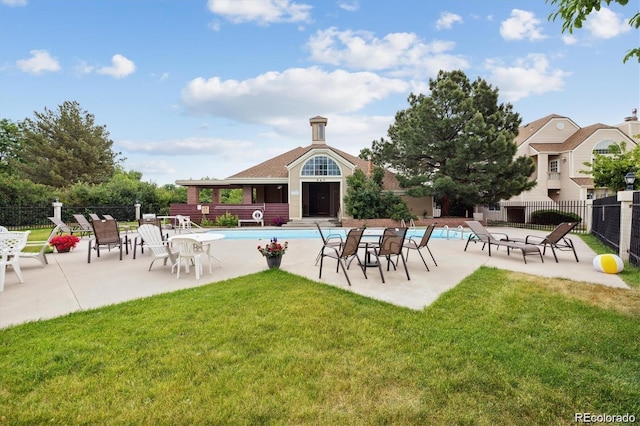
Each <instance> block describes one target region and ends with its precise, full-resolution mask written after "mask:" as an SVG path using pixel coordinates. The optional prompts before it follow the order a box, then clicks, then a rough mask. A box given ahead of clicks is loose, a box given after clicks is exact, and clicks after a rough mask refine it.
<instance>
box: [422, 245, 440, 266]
mask: <svg viewBox="0 0 640 426" xmlns="http://www.w3.org/2000/svg"><path fill="white" fill-rule="evenodd" d="M425 247H426V249H427V250H428V251H429V255H430V256H431V260H433V263H434V264H435V265H436V266H438V262H436V258H435V257H433V253H431V249H430V248H429V246H425ZM427 269H429V268H427Z"/></svg>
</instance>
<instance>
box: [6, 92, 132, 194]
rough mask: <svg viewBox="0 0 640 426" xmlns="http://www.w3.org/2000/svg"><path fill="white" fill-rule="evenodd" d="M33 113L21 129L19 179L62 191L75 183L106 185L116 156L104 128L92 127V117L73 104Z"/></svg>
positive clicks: (76, 104)
mask: <svg viewBox="0 0 640 426" xmlns="http://www.w3.org/2000/svg"><path fill="white" fill-rule="evenodd" d="M34 114H35V118H34V119H33V120H32V119H29V118H27V119H25V121H24V122H23V126H22V128H23V142H22V149H21V150H20V153H19V159H20V161H19V162H18V163H17V164H16V169H17V170H18V172H19V173H20V175H21V176H22V177H23V178H25V179H29V180H31V181H32V182H34V183H40V184H44V185H49V186H53V187H56V188H62V187H68V186H70V185H73V184H74V183H77V182H84V183H88V184H95V183H101V182H106V181H108V180H109V179H110V178H111V177H112V176H113V174H114V172H115V169H116V163H117V162H118V161H119V159H118V156H119V155H120V153H116V152H113V151H112V150H111V147H112V145H113V141H112V140H110V139H109V132H107V130H106V127H105V126H98V125H96V124H95V119H94V116H93V115H91V114H89V113H88V112H86V111H83V110H81V108H80V105H79V104H78V103H77V102H69V101H67V102H64V103H63V104H62V105H60V106H59V108H58V110H57V111H52V110H49V109H47V108H45V110H44V112H35V113H34Z"/></svg>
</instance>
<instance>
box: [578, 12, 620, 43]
mask: <svg viewBox="0 0 640 426" xmlns="http://www.w3.org/2000/svg"><path fill="white" fill-rule="evenodd" d="M584 28H585V29H586V30H587V31H589V33H590V34H591V35H592V36H593V37H595V38H599V39H609V38H613V37H616V36H618V35H620V34H622V33H626V32H627V31H630V30H631V27H630V26H629V24H628V23H627V22H626V21H625V19H624V18H623V17H622V15H620V14H618V13H615V12H613V11H612V10H611V9H607V8H606V7H603V8H601V9H600V10H599V11H595V12H592V13H590V14H589V16H587V19H586V20H585V22H584Z"/></svg>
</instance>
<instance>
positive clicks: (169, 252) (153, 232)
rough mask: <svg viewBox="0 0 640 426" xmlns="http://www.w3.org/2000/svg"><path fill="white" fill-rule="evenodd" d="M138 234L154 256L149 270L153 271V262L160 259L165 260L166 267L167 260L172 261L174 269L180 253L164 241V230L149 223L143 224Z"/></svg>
mask: <svg viewBox="0 0 640 426" xmlns="http://www.w3.org/2000/svg"><path fill="white" fill-rule="evenodd" d="M138 233H139V234H140V237H141V238H142V241H144V247H145V248H148V249H150V250H151V254H152V255H153V260H152V261H151V265H149V270H151V267H152V266H153V262H155V261H156V260H158V259H163V260H164V264H165V265H166V264H167V260H170V261H171V266H172V267H173V265H174V264H175V263H176V259H177V257H178V251H177V250H176V249H172V248H171V246H170V245H169V243H168V242H166V241H163V239H162V230H161V229H160V228H159V227H158V226H156V225H152V224H149V223H145V224H142V225H140V226H139V227H138Z"/></svg>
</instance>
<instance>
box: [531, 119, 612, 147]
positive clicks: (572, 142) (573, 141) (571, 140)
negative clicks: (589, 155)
mask: <svg viewBox="0 0 640 426" xmlns="http://www.w3.org/2000/svg"><path fill="white" fill-rule="evenodd" d="M601 129H605V130H606V129H612V130H619V129H618V128H617V127H614V126H607V125H606V124H602V123H596V124H592V125H591V126H587V127H583V128H581V129H579V130H578V131H576V132H575V133H574V134H572V135H571V136H569V137H568V138H567V140H565V141H564V142H562V143H531V144H529V147H531V148H533V149H535V150H536V151H538V152H547V153H552V152H566V151H572V150H574V149H575V148H576V147H577V146H578V145H580V144H581V143H582V142H584V141H585V140H586V139H587V138H589V136H591V135H593V134H594V133H595V132H596V131H598V130H601Z"/></svg>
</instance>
